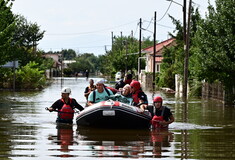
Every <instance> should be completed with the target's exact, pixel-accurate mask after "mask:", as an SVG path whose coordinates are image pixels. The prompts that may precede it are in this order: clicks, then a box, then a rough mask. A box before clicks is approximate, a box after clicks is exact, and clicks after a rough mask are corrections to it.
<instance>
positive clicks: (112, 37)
mask: <svg viewBox="0 0 235 160" xmlns="http://www.w3.org/2000/svg"><path fill="white" fill-rule="evenodd" d="M111 41H112V47H111V50H112V51H113V32H111Z"/></svg>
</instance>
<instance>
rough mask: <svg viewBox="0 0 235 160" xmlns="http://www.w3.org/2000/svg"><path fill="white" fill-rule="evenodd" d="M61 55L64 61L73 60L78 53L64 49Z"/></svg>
mask: <svg viewBox="0 0 235 160" xmlns="http://www.w3.org/2000/svg"><path fill="white" fill-rule="evenodd" d="M61 54H63V59H64V60H72V59H74V58H76V52H75V51H74V50H73V49H63V50H62V51H61Z"/></svg>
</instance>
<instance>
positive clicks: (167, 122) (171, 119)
mask: <svg viewBox="0 0 235 160" xmlns="http://www.w3.org/2000/svg"><path fill="white" fill-rule="evenodd" d="M174 121H175V118H174V116H173V115H171V116H170V117H169V121H165V120H164V121H160V122H159V124H160V125H169V124H171V123H172V122H174Z"/></svg>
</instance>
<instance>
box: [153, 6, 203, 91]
mask: <svg viewBox="0 0 235 160" xmlns="http://www.w3.org/2000/svg"><path fill="white" fill-rule="evenodd" d="M191 13H192V15H191V24H190V27H191V29H190V30H191V32H190V37H194V35H195V33H196V32H197V29H198V23H199V22H200V20H201V16H200V14H199V11H198V8H196V9H194V8H192V11H191ZM170 18H171V19H172V23H173V24H174V25H175V30H174V32H173V33H176V35H174V34H173V33H170V36H172V37H173V38H175V39H176V41H175V43H176V45H175V46H172V47H171V48H169V49H165V50H164V52H163V57H164V59H163V63H162V64H161V73H160V75H159V80H158V82H157V83H158V86H160V87H162V86H165V87H169V88H175V83H174V82H175V74H179V75H182V77H183V73H184V57H185V53H184V41H183V26H182V23H181V22H180V20H177V19H175V18H174V17H172V16H170ZM190 46H193V42H190ZM193 54H194V53H193V51H192V50H190V57H191V56H192V55H193ZM190 65H191V63H190ZM190 68H192V67H190ZM189 79H192V76H191V70H189Z"/></svg>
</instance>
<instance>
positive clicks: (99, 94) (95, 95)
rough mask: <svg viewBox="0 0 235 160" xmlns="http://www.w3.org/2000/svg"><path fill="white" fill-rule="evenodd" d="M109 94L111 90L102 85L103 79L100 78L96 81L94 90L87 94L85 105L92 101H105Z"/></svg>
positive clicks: (89, 104)
mask: <svg viewBox="0 0 235 160" xmlns="http://www.w3.org/2000/svg"><path fill="white" fill-rule="evenodd" d="M110 95H113V92H112V91H111V90H110V89H108V88H106V87H104V81H103V80H100V81H98V82H96V90H94V91H92V92H91V94H90V95H89V96H88V103H87V105H88V106H91V105H93V104H94V103H98V102H101V101H106V100H108V99H109V96H110Z"/></svg>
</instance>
